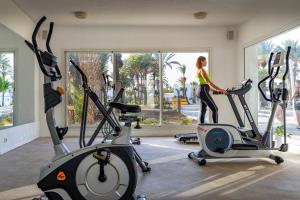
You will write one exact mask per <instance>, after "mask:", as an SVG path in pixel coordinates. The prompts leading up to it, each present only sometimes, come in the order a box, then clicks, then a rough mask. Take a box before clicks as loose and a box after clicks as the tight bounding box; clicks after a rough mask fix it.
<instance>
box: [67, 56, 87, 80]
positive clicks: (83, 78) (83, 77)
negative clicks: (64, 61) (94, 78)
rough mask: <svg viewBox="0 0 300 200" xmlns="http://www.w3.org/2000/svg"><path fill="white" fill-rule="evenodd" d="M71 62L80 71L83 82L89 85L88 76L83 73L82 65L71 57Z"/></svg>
mask: <svg viewBox="0 0 300 200" xmlns="http://www.w3.org/2000/svg"><path fill="white" fill-rule="evenodd" d="M70 62H71V63H72V65H73V66H74V67H75V68H76V70H77V71H78V72H79V73H80V75H81V78H82V82H83V84H86V85H88V80H87V77H86V75H85V74H84V73H83V71H82V70H81V69H80V67H79V66H78V65H77V64H76V63H75V62H74V61H73V60H72V59H70Z"/></svg>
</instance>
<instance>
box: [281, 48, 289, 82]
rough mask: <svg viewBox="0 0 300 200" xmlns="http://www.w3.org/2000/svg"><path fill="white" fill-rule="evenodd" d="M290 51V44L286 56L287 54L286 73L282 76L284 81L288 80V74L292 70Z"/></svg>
mask: <svg viewBox="0 0 300 200" xmlns="http://www.w3.org/2000/svg"><path fill="white" fill-rule="evenodd" d="M290 52H291V46H288V48H287V52H286V56H285V73H284V75H283V77H282V80H283V82H284V81H285V80H286V76H287V75H288V73H289V71H290V65H289V58H290ZM284 84H285V83H284Z"/></svg>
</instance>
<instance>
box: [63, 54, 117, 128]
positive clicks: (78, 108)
mask: <svg viewBox="0 0 300 200" xmlns="http://www.w3.org/2000/svg"><path fill="white" fill-rule="evenodd" d="M70 58H72V59H73V60H74V61H75V62H76V63H79V66H80V68H81V69H82V70H83V72H84V73H85V74H86V76H87V78H88V82H89V86H90V87H91V89H92V90H93V91H94V92H95V93H96V94H97V95H98V96H99V97H100V99H101V100H103V99H104V97H106V95H107V94H108V96H110V97H111V96H112V95H111V93H112V92H111V90H109V91H107V90H106V88H105V87H104V86H105V85H104V83H105V81H104V77H103V74H104V76H105V77H107V76H108V77H111V76H112V54H111V53H103V52H67V53H66V63H67V122H68V124H69V125H79V124H80V122H81V115H82V105H83V88H82V86H81V85H82V81H81V77H80V75H79V73H78V72H77V70H76V69H75V68H74V67H73V66H72V65H70V62H69V60H70ZM100 119H101V115H100V113H99V111H98V109H97V107H96V106H95V105H94V104H93V102H92V101H89V105H88V115H87V123H88V124H91V125H94V124H98V123H99V121H100Z"/></svg>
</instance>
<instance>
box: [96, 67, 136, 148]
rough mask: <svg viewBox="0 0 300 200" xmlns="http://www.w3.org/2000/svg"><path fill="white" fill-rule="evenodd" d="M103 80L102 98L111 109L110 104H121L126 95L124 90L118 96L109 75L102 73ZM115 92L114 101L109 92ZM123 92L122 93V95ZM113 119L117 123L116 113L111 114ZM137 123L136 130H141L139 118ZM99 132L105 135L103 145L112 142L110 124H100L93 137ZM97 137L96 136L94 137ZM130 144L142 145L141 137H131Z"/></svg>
mask: <svg viewBox="0 0 300 200" xmlns="http://www.w3.org/2000/svg"><path fill="white" fill-rule="evenodd" d="M102 78H103V82H104V84H103V87H102V88H101V93H102V97H103V102H104V103H103V105H104V106H105V107H106V108H107V109H109V103H110V102H119V101H120V100H122V95H123V93H124V90H120V91H119V93H117V95H115V94H116V87H115V84H112V82H113V81H112V80H111V79H112V77H111V76H110V75H108V74H105V73H102ZM110 91H113V92H112V93H113V96H115V98H114V99H112V97H110V98H109V95H108V94H109V92H110ZM120 92H121V93H120ZM111 115H112V117H113V118H114V119H115V120H116V121H117V118H116V116H115V114H114V112H111ZM133 122H136V126H134V129H141V128H142V127H141V126H140V118H139V117H137V118H136V120H135V121H133ZM99 132H101V133H102V135H103V140H102V143H104V142H106V140H110V139H111V136H113V130H112V128H111V126H110V125H109V123H107V122H105V123H104V124H103V125H102V124H99V125H98V126H97V128H96V130H95V132H94V134H93V135H96V136H97V135H98V134H99ZM93 137H95V136H93ZM130 142H131V144H135V145H141V138H139V137H132V136H131V137H130Z"/></svg>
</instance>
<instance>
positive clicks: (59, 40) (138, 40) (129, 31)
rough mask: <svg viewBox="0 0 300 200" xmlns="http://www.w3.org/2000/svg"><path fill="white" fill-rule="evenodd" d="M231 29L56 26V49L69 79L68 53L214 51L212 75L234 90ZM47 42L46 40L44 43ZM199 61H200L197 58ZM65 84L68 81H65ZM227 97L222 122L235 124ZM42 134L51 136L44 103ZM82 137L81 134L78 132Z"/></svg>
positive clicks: (61, 109) (60, 112)
mask: <svg viewBox="0 0 300 200" xmlns="http://www.w3.org/2000/svg"><path fill="white" fill-rule="evenodd" d="M227 30H228V28H227V27H202V28H199V27H136V26H123V27H122V26H119V27H113V26H106V27H93V26H82V27H76V26H64V27H63V26H56V27H54V33H53V39H52V47H53V50H54V53H55V54H56V55H57V56H58V57H59V62H60V67H61V71H62V72H63V77H65V63H64V59H65V58H64V51H66V50H107V51H135V52H137V51H158V50H162V51H164V50H166V51H196V52H198V51H201V50H209V51H210V56H211V57H210V61H211V63H210V64H211V65H210V69H211V75H212V78H213V80H214V82H216V83H217V84H218V85H220V86H221V87H224V88H226V87H230V86H231V85H232V84H233V83H234V79H235V71H236V69H235V67H236V65H235V62H236V58H235V53H236V41H228V40H227V39H226V32H227ZM43 42H44V41H43ZM195 60H196V58H195ZM61 85H63V86H64V85H65V79H63V80H62V81H61ZM224 98H225V97H216V103H217V105H219V112H220V119H221V121H223V122H230V121H234V120H233V118H232V115H230V114H229V113H230V112H231V110H230V108H229V106H228V103H227V101H226V100H225V101H224ZM64 105H65V102H63V103H62V104H61V105H60V106H58V108H57V109H56V119H57V123H58V124H61V125H64V124H65V106H64ZM40 110H41V119H43V120H42V123H41V133H42V135H43V136H47V133H48V129H47V126H46V124H45V120H44V118H45V117H44V114H43V113H42V110H43V104H41V108H40ZM77 134H78V133H77Z"/></svg>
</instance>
